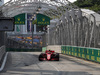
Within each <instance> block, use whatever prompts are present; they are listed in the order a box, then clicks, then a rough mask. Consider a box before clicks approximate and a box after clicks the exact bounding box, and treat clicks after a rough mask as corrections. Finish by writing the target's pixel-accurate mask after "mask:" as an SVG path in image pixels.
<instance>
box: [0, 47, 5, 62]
mask: <svg viewBox="0 0 100 75" xmlns="http://www.w3.org/2000/svg"><path fill="white" fill-rule="evenodd" d="M5 53H6V51H5V46H1V47H0V62H1V59H2V57H3V55H4V54H5Z"/></svg>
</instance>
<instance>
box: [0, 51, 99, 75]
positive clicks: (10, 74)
mask: <svg viewBox="0 0 100 75" xmlns="http://www.w3.org/2000/svg"><path fill="white" fill-rule="evenodd" d="M39 54H40V52H9V53H8V57H7V62H6V65H5V68H4V70H3V71H2V72H0V75H99V74H100V72H99V71H100V64H98V63H94V62H90V61H85V60H83V59H79V58H75V57H71V56H67V55H62V54H60V60H59V61H39V60H38V56H39Z"/></svg>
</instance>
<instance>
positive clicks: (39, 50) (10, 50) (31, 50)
mask: <svg viewBox="0 0 100 75" xmlns="http://www.w3.org/2000/svg"><path fill="white" fill-rule="evenodd" d="M6 51H7V52H41V51H42V49H41V48H38V49H19V48H6Z"/></svg>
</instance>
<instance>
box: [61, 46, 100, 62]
mask: <svg viewBox="0 0 100 75" xmlns="http://www.w3.org/2000/svg"><path fill="white" fill-rule="evenodd" d="M61 53H63V54H66V55H71V56H75V57H79V58H83V59H86V60H90V61H95V62H98V63H100V49H97V48H86V47H75V46H61Z"/></svg>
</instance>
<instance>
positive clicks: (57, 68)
mask: <svg viewBox="0 0 100 75" xmlns="http://www.w3.org/2000/svg"><path fill="white" fill-rule="evenodd" d="M49 65H51V66H52V67H54V68H55V69H56V70H57V71H58V72H59V69H58V68H57V67H56V66H54V65H52V64H49Z"/></svg>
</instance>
